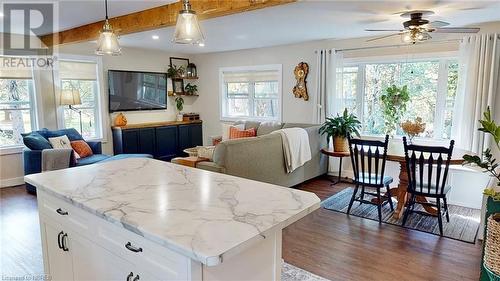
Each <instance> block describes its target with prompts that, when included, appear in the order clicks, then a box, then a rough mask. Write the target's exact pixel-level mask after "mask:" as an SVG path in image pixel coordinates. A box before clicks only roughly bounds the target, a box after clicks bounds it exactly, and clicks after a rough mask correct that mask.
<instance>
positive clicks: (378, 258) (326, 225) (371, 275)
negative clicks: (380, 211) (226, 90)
mask: <svg viewBox="0 0 500 281" xmlns="http://www.w3.org/2000/svg"><path fill="white" fill-rule="evenodd" d="M347 186H349V185H348V184H339V185H336V186H334V187H330V182H329V180H328V179H327V178H326V177H324V178H318V179H314V180H311V181H309V182H306V183H304V184H302V185H301V186H299V187H298V188H299V189H302V190H307V191H311V192H314V193H316V194H317V195H318V196H319V197H320V198H321V199H322V200H323V199H326V198H328V197H329V196H331V195H333V194H335V193H336V192H339V191H341V190H342V189H344V188H345V187H347ZM0 226H1V233H0V235H1V238H0V242H1V244H0V247H1V256H0V271H1V272H0V275H2V277H5V276H25V275H26V274H30V275H40V274H42V272H43V264H42V252H41V246H40V233H39V227H38V211H37V204H36V197H35V196H33V195H29V194H27V193H26V191H25V190H24V187H23V186H20V187H13V188H3V189H0ZM283 257H284V259H285V261H287V262H289V263H291V264H293V265H295V266H298V267H301V268H303V269H305V270H308V271H311V272H313V273H315V274H317V275H320V276H323V277H325V278H328V279H330V280H478V279H479V264H480V259H481V245H480V244H479V243H477V244H476V245H472V244H468V243H464V242H460V241H455V240H451V239H447V238H440V237H438V236H435V235H431V234H427V233H422V232H418V231H414V230H409V229H404V228H401V227H397V226H392V225H388V224H379V223H378V222H376V221H372V220H367V219H362V218H358V217H352V216H351V217H348V216H346V215H345V214H341V213H337V212H334V211H329V210H325V209H319V210H317V211H315V212H313V213H312V214H311V215H309V216H307V217H305V218H303V219H302V220H300V221H298V222H296V223H294V224H292V225H290V226H289V227H287V228H286V229H285V230H284V231H283ZM2 279H4V278H2Z"/></svg>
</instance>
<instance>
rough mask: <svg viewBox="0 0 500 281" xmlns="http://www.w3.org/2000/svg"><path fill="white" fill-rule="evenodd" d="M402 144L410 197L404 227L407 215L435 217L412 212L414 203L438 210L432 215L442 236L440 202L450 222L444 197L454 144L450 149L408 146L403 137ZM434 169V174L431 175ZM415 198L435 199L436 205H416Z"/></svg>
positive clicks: (449, 187)
mask: <svg viewBox="0 0 500 281" xmlns="http://www.w3.org/2000/svg"><path fill="white" fill-rule="evenodd" d="M403 144H404V149H405V159H406V171H407V173H408V188H407V192H408V194H409V196H410V201H409V203H408V207H406V210H405V214H404V217H403V226H404V225H405V224H406V222H407V220H408V216H409V215H410V214H411V213H418V214H421V215H425V216H434V215H432V214H430V213H427V212H421V211H416V210H415V209H414V208H415V204H420V205H422V206H425V205H427V206H432V207H436V208H437V214H436V215H435V216H437V218H438V223H439V233H440V235H441V236H443V220H442V215H443V213H442V208H441V206H442V205H441V200H442V201H443V205H444V206H443V207H444V213H445V215H446V221H448V222H449V221H450V215H449V212H448V203H447V200H446V194H448V192H449V191H450V189H451V186H449V185H448V184H447V183H446V180H447V177H448V169H449V167H450V160H451V155H452V153H453V146H454V144H455V141H453V140H452V141H450V146H449V147H439V146H423V145H414V144H408V143H407V142H406V137H403ZM434 170H435V171H436V172H435V174H434V175H433V173H434ZM417 196H423V197H428V198H434V199H435V200H436V202H435V203H433V202H419V201H417Z"/></svg>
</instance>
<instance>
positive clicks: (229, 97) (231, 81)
mask: <svg viewBox="0 0 500 281" xmlns="http://www.w3.org/2000/svg"><path fill="white" fill-rule="evenodd" d="M221 119H223V120H237V119H251V120H273V121H280V120H281V65H279V66H255V67H241V68H224V69H221Z"/></svg>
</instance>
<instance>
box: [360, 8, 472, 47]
mask: <svg viewBox="0 0 500 281" xmlns="http://www.w3.org/2000/svg"><path fill="white" fill-rule="evenodd" d="M433 14H434V12H432V11H420V10H416V11H408V12H404V13H402V14H401V17H402V18H410V19H409V20H407V21H405V22H403V29H365V30H366V31H393V32H394V31H396V32H397V33H394V34H390V35H385V36H381V37H377V38H373V39H370V40H367V42H370V41H376V40H380V39H385V38H389V37H393V36H401V40H402V41H403V42H405V43H411V44H415V43H417V42H423V41H426V40H429V39H432V36H431V35H430V34H431V33H433V32H434V33H477V32H479V28H476V27H470V28H467V27H445V26H448V25H450V24H449V23H447V22H444V21H433V22H431V21H429V20H428V19H425V18H424V16H429V15H433Z"/></svg>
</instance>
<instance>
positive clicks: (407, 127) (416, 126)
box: [401, 117, 425, 144]
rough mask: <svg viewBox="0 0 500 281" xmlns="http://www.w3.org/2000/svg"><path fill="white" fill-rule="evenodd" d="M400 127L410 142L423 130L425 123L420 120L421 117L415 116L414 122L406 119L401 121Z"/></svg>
mask: <svg viewBox="0 0 500 281" xmlns="http://www.w3.org/2000/svg"><path fill="white" fill-rule="evenodd" d="M401 129H403V132H405V134H406V135H408V139H409V141H410V144H411V143H413V139H414V138H415V137H416V136H418V135H419V134H421V133H423V132H424V131H425V123H423V122H422V118H420V117H417V118H415V121H414V122H412V121H410V120H406V121H405V122H403V123H401Z"/></svg>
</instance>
